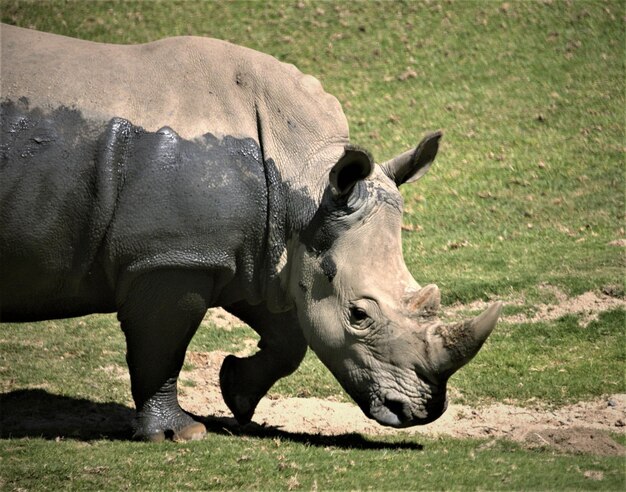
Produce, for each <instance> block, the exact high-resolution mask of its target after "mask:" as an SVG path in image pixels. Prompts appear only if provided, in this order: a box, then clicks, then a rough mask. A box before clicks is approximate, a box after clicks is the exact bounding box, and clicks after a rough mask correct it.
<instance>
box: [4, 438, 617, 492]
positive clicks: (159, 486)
mask: <svg viewBox="0 0 626 492" xmlns="http://www.w3.org/2000/svg"><path fill="white" fill-rule="evenodd" d="M234 439H236V445H235V443H233V440H234ZM2 445H3V448H4V449H3V451H4V453H3V455H2V456H3V458H2V462H1V463H2V465H3V466H2V470H3V471H2V472H0V477H2V475H3V474H4V477H5V478H4V480H5V482H4V484H3V485H4V486H5V487H6V488H7V489H9V490H10V489H14V488H18V487H21V488H25V489H31V488H32V489H36V490H60V489H80V490H93V489H99V490H123V489H131V488H132V489H135V490H137V489H138V490H166V489H167V490H172V489H176V490H181V489H202V490H206V489H239V488H245V489H263V490H287V489H289V490H294V489H303V490H310V489H312V488H317V489H321V490H328V489H334V490H335V489H338V490H369V489H374V490H415V489H423V490H440V489H455V490H456V489H460V488H468V489H484V488H496V489H507V490H557V489H564V488H567V489H584V490H594V489H595V490H619V489H620V487H621V486H622V485H623V476H622V474H621V473H620V468H621V466H622V465H623V459H622V458H619V457H613V458H602V459H600V458H597V457H592V456H580V455H560V454H557V453H553V452H550V451H545V450H527V449H523V448H521V447H520V446H518V445H515V444H512V443H507V442H497V443H496V444H495V445H494V446H489V445H486V442H485V441H477V440H463V441H456V440H451V439H416V438H404V437H394V438H376V439H374V438H362V437H360V436H356V435H355V436H343V437H339V438H316V437H314V436H312V437H311V436H309V437H306V436H305V437H304V438H303V439H301V436H298V435H291V436H269V437H255V436H235V437H233V436H229V435H224V434H213V435H212V436H211V439H210V442H192V443H186V444H176V443H164V444H162V445H159V446H154V445H149V444H142V443H131V442H114V443H111V442H106V441H92V442H79V441H78V442H77V441H60V442H49V441H45V440H41V439H34V440H27V441H26V440H16V441H12V440H8V441H4V442H3V443H2ZM537 462H540V463H541V465H540V470H541V472H540V473H537ZM589 471H593V472H595V473H598V472H599V473H601V474H602V480H599V481H594V480H590V479H589V478H586V477H585V472H589ZM461 484H463V485H462V486H461ZM489 484H491V486H489Z"/></svg>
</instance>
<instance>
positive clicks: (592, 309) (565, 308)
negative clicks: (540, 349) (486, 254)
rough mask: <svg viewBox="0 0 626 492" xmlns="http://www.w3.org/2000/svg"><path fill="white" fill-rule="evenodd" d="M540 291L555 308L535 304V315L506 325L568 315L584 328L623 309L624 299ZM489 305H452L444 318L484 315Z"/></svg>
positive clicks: (610, 288) (511, 303)
mask: <svg viewBox="0 0 626 492" xmlns="http://www.w3.org/2000/svg"><path fill="white" fill-rule="evenodd" d="M540 288H541V289H542V290H543V291H545V292H547V293H549V294H551V295H552V296H554V298H555V300H556V303H555V304H537V305H535V306H533V307H534V311H535V312H534V314H532V315H527V314H524V313H519V314H514V315H509V316H503V317H502V318H501V320H502V321H504V322H505V323H507V322H508V323H537V322H540V321H553V320H555V319H558V318H560V317H562V316H565V315H568V314H574V315H578V316H580V324H581V325H582V326H587V325H588V324H589V323H590V322H591V321H595V320H597V319H598V315H599V314H600V313H601V312H603V311H608V310H611V309H616V308H620V307H621V308H626V299H624V298H623V294H622V295H621V296H618V295H609V294H607V293H604V292H592V291H589V292H585V293H583V294H581V295H579V296H576V297H568V296H567V295H566V294H565V293H564V292H562V291H561V290H559V289H557V288H556V287H553V286H550V285H543V286H540ZM604 290H606V292H609V293H612V292H613V291H615V290H619V289H617V287H616V286H607V288H606V289H604ZM489 304H490V303H489V302H485V301H476V302H473V303H471V304H455V305H452V306H450V307H449V308H444V310H443V315H444V317H446V318H453V317H455V316H456V315H458V314H459V313H461V312H468V311H483V310H485V309H487V307H488V306H489ZM505 304H506V305H509V306H523V305H524V303H523V302H521V301H514V300H512V301H507V302H505Z"/></svg>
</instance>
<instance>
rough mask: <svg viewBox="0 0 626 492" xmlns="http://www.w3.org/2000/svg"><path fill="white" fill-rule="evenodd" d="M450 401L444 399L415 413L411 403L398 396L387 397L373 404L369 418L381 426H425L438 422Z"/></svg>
mask: <svg viewBox="0 0 626 492" xmlns="http://www.w3.org/2000/svg"><path fill="white" fill-rule="evenodd" d="M447 407H448V400H447V398H443V399H442V400H441V401H440V402H437V403H435V404H434V405H428V407H427V408H426V409H423V410H421V411H417V412H414V411H412V410H411V404H410V402H409V401H408V400H407V399H405V398H402V397H398V396H395V395H393V396H389V395H387V396H385V397H384V398H383V399H382V401H379V402H377V403H376V404H373V405H372V406H371V407H370V409H369V412H368V413H369V416H370V417H371V418H373V419H374V420H376V421H377V422H378V423H379V424H381V425H385V426H388V427H396V428H403V427H412V426H415V425H425V424H429V423H431V422H433V421H434V420H437V419H438V418H439V417H440V416H441V415H442V414H443V413H444V412H445V411H446V409H447Z"/></svg>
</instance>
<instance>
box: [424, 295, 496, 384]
mask: <svg viewBox="0 0 626 492" xmlns="http://www.w3.org/2000/svg"><path fill="white" fill-rule="evenodd" d="M501 311H502V303H500V302H496V303H494V304H492V305H491V306H489V308H488V309H487V310H486V311H484V312H483V313H482V314H481V315H479V316H477V317H476V318H474V319H471V320H468V321H463V322H461V323H456V324H453V325H440V326H438V327H437V328H436V329H435V334H436V335H437V336H438V337H437V338H438V339H439V340H440V341H441V344H442V346H441V349H442V350H441V352H440V354H439V355H440V357H439V360H438V361H434V362H435V365H436V366H437V368H438V369H439V371H438V372H439V373H440V374H442V375H445V376H450V375H452V374H453V373H454V372H456V371H457V370H459V369H460V368H461V367H463V366H464V365H465V364H467V363H468V362H469V361H470V360H471V359H472V358H473V357H474V356H475V355H476V354H477V353H478V351H479V350H480V348H481V347H482V345H483V343H485V340H487V338H488V337H489V335H490V334H491V332H492V331H493V329H494V328H495V327H496V322H497V321H498V317H499V316H500V312H501Z"/></svg>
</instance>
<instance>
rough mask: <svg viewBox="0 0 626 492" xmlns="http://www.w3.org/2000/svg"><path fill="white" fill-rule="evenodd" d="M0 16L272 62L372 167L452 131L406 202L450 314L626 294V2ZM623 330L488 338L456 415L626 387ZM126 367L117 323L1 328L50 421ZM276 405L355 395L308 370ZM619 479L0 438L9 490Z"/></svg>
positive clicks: (417, 459)
mask: <svg viewBox="0 0 626 492" xmlns="http://www.w3.org/2000/svg"><path fill="white" fill-rule="evenodd" d="M0 7H1V17H2V21H3V22H9V23H12V24H17V25H21V26H25V27H33V28H37V29H40V30H44V31H50V32H57V33H60V34H66V35H70V36H76V37H81V38H85V39H92V40H96V41H106V42H117V43H137V42H146V41H150V40H154V39H158V38H162V37H166V36H172V35H181V34H194V35H204V36H211V37H217V38H221V39H227V40H230V41H233V42H235V43H237V44H242V45H245V46H249V47H251V48H255V49H258V50H260V51H264V52H267V53H270V54H273V55H274V56H276V57H278V58H279V59H281V60H283V61H286V62H289V63H294V64H295V65H296V66H298V67H299V68H300V69H301V70H302V71H304V72H306V73H310V74H313V75H315V76H316V77H317V78H319V79H320V80H321V81H322V83H323V85H324V87H325V88H326V90H327V91H328V92H330V93H332V94H334V95H335V96H336V97H338V99H339V100H340V102H341V103H342V105H343V107H344V110H345V112H346V115H347V117H348V120H349V123H350V128H351V134H352V139H353V141H354V143H356V144H359V145H361V146H364V147H366V148H368V149H370V150H371V151H372V153H373V154H374V155H375V156H376V157H377V158H378V160H379V161H383V160H385V159H387V158H390V157H392V156H393V155H395V154H397V153H399V152H401V151H403V150H405V149H406V148H409V147H411V146H414V145H415V144H416V143H417V141H418V140H419V139H420V137H421V136H422V134H423V133H425V132H427V131H430V130H433V129H437V128H441V129H443V130H444V132H445V137H444V143H443V146H442V148H441V151H440V154H439V156H438V158H437V161H436V163H435V165H434V167H433V169H432V170H431V172H430V173H429V174H428V175H427V176H426V177H424V178H423V179H422V180H421V181H420V182H419V183H418V184H416V185H413V186H406V187H403V190H402V193H403V196H404V199H405V211H406V214H405V222H406V223H407V224H408V225H411V226H412V227H411V228H410V229H412V230H409V231H405V232H403V246H404V252H405V260H406V263H407V265H408V267H409V269H410V270H411V272H412V273H413V274H414V276H415V278H416V279H417V280H418V282H420V283H422V284H427V283H437V284H438V285H439V286H440V287H441V290H442V294H443V302H444V304H448V303H452V302H454V301H461V302H469V301H473V300H476V299H490V298H498V299H508V298H514V299H516V300H519V299H524V300H525V304H523V305H521V306H515V307H507V311H506V312H507V314H515V313H518V312H527V313H529V312H533V309H534V305H535V303H538V302H555V301H556V299H551V298H549V297H546V296H547V295H548V294H546V291H545V289H540V288H539V286H540V285H541V284H548V285H553V286H556V287H558V288H559V289H561V290H563V291H565V292H566V293H568V294H570V295H576V294H579V293H582V292H585V291H588V290H598V289H601V288H603V287H605V286H609V285H610V286H614V287H613V290H614V291H621V296H622V297H623V292H624V285H625V282H624V266H625V264H624V259H625V257H624V249H623V248H622V247H617V246H614V245H611V243H612V242H614V241H615V240H618V239H624V238H625V237H626V234H625V232H624V227H625V225H624V210H625V206H624V205H625V204H624V196H625V195H624V153H625V152H626V139H625V134H624V111H623V108H624V107H625V106H624V102H625V101H624V99H625V86H626V84H625V78H624V75H625V67H624V63H625V61H626V56H625V53H624V46H625V41H626V39H625V30H624V27H625V26H624V22H625V17H624V5H623V2H620V1H601V0H597V1H595V0H589V1H587V0H581V1H576V2H565V1H559V0H554V1H549V0H548V1H542V2H521V1H509V2H501V1H494V2H490V1H485V2H473V1H469V0H468V1H443V2H418V1H403V2H400V1H399V2H373V1H363V2H350V3H347V2H336V3H330V2H312V1H308V0H302V1H294V2H288V3H282V2H278V1H274V0H271V1H266V2H243V1H226V2H200V1H191V0H189V1H144V2H134V1H125V2H121V1H120V2H108V1H100V2H77V1H58V0H53V1H47V2H26V1H14V0H0ZM615 286H617V287H615ZM624 316H625V314H624V311H623V310H615V311H611V312H607V313H604V314H602V315H601V316H600V318H599V320H598V321H596V322H593V323H591V324H590V325H589V326H588V327H586V328H581V327H580V326H579V325H578V320H577V318H576V317H574V316H567V317H564V318H562V319H559V320H556V321H550V322H541V323H526V324H504V323H503V324H500V325H499V327H498V329H497V331H496V332H495V333H494V335H492V337H491V338H490V340H489V341H488V342H487V344H486V346H485V347H484V349H483V350H482V351H481V352H480V354H479V355H478V357H477V358H476V359H475V360H474V361H473V362H472V363H471V364H469V365H468V366H467V367H466V368H464V369H463V370H462V371H460V372H459V373H457V374H456V375H455V376H454V377H453V379H452V380H451V385H452V386H453V387H454V388H455V390H456V392H455V394H458V395H459V396H458V401H462V402H464V403H468V404H473V405H476V404H480V403H485V402H490V401H510V402H513V403H516V404H522V405H523V404H526V403H528V402H533V405H536V404H537V403H541V404H545V405H551V406H558V405H563V404H566V403H571V402H574V401H577V400H579V399H588V398H594V397H598V396H600V395H602V394H606V393H614V392H624V391H625V388H624V386H625V383H624V358H625V354H624V347H625V346H626V343H625V340H624V336H625V335H624ZM253 337H254V334H253V333H252V332H251V331H250V330H246V329H244V328H235V329H233V330H232V331H230V332H227V331H224V330H219V329H215V328H212V327H208V326H204V327H203V328H201V330H200V331H199V332H198V335H197V336H196V338H195V339H194V341H193V342H192V347H191V350H196V351H209V350H216V349H220V350H227V351H236V350H238V349H239V347H241V346H242V345H243V342H244V340H245V339H248V338H253ZM123 367H124V343H123V336H122V334H121V332H120V330H119V328H118V327H117V324H116V322H115V320H114V317H113V316H109V315H97V316H92V317H88V318H80V319H76V320H65V321H53V322H44V323H38V324H27V325H7V326H3V327H2V331H1V332H0V385H1V387H2V391H3V393H5V394H8V395H15V394H16V392H17V391H18V390H26V391H30V392H39V393H36V394H37V395H40V396H41V398H40V399H39V401H40V402H43V403H41V404H42V406H45V404H46V403H55V402H56V403H59V401H60V402H61V403H62V404H64V405H67V407H68V408H73V407H76V409H77V412H78V416H79V417H80V416H81V415H80V412H82V411H83V410H87V409H88V408H89V405H91V404H95V405H111V408H112V409H114V410H115V411H118V413H119V414H120V415H127V413H128V412H127V408H128V405H129V402H130V391H129V388H128V382H127V381H126V380H125V379H124V378H121V377H119V376H120V374H124V372H123V370H122V369H118V368H123ZM272 391H273V392H274V394H281V395H300V396H321V397H334V398H339V399H343V398H346V397H345V396H344V395H343V393H342V391H341V389H340V388H339V386H338V384H337V383H336V382H335V381H334V380H333V379H332V377H331V376H330V375H329V374H328V372H327V371H326V370H325V369H324V368H323V367H322V366H321V365H320V364H319V362H318V361H317V359H315V358H314V357H313V356H312V355H311V354H309V355H307V358H306V359H305V362H304V363H303V365H302V367H301V368H300V370H299V371H298V372H297V373H296V374H295V375H294V376H292V377H290V378H287V379H285V380H283V381H281V382H280V383H279V384H278V385H277V386H276V387H275V388H274V389H273V390H272ZM28 394H32V393H28ZM27 396H28V395H27ZM45 410H46V409H45V408H42V409H40V411H44V412H45ZM0 411H2V409H0ZM77 425H78V426H80V422H79V423H78V424H77ZM71 435H72V434H71V433H68V434H66V436H71ZM48 437H50V436H48ZM617 439H618V440H621V442H622V443H623V439H624V438H623V435H621V434H620V435H619V437H618V438H617ZM589 471H591V472H594V473H592V474H589V473H587V474H585V473H586V472H589ZM589 477H595V478H598V477H601V479H599V480H594V479H592V478H589ZM624 482H625V475H624V468H623V459H622V458H611V457H597V456H591V455H566V454H559V453H555V452H553V451H550V450H546V449H543V450H542V449H537V450H529V449H526V448H524V447H521V446H518V445H515V444H512V443H510V442H506V441H495V444H494V441H488V442H485V441H473V440H454V439H426V438H423V439H422V438H417V437H406V436H398V437H393V438H376V439H369V438H368V439H365V438H362V437H360V436H340V437H338V438H318V437H315V436H305V437H302V436H294V435H281V434H278V435H271V434H269V435H262V436H258V435H253V434H252V435H251V434H244V435H235V436H231V435H227V434H224V432H223V431H220V430H219V429H215V430H214V431H213V432H212V433H211V435H210V436H209V438H208V439H207V440H205V441H203V442H197V443H186V444H176V443H165V444H163V445H159V446H151V445H144V444H141V443H132V442H126V441H118V440H116V439H115V436H114V435H113V437H110V438H107V439H96V438H84V437H81V434H80V432H79V433H78V436H77V437H75V438H74V439H67V440H66V439H61V440H60V441H59V442H56V441H55V440H54V439H49V438H41V437H37V436H32V435H31V436H27V437H25V438H20V439H9V438H3V439H2V440H0V488H2V489H5V488H6V489H8V490H12V489H31V488H32V489H42V490H45V489H50V488H54V489H59V488H72V489H105V490H112V489H120V488H136V489H140V490H141V489H143V490H147V489H183V488H194V489H207V488H219V489H224V488H265V489H298V488H308V489H310V488H320V489H367V488H375V489H441V488H445V489H479V488H480V489H524V490H529V489H533V490H534V489H537V490H550V489H563V488H567V489H594V488H598V489H603V490H611V489H620V490H621V489H623V486H624Z"/></svg>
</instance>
